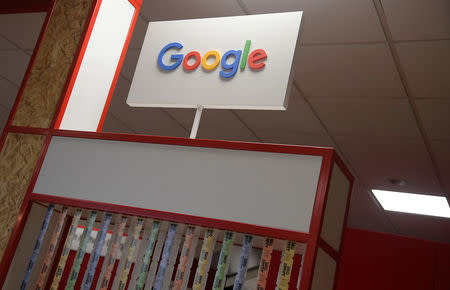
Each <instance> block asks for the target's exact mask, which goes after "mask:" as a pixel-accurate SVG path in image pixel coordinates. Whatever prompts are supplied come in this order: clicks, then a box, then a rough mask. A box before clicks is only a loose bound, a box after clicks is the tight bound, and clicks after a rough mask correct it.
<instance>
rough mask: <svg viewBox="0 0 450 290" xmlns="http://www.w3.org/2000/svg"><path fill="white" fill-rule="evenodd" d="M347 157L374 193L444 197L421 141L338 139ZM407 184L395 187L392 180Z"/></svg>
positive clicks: (403, 139)
mask: <svg viewBox="0 0 450 290" xmlns="http://www.w3.org/2000/svg"><path fill="white" fill-rule="evenodd" d="M335 139H336V142H337V143H338V145H339V148H340V149H341V150H342V152H343V154H344V155H345V157H346V158H347V159H348V160H349V162H350V164H351V165H352V167H353V168H354V169H355V171H356V172H358V175H359V176H360V178H361V179H362V180H364V182H365V183H366V184H367V186H368V187H369V188H370V189H373V188H376V189H385V190H395V191H406V192H415V193H429V194H441V193H442V188H441V187H440V184H439V182H438V179H437V177H436V176H435V174H434V170H433V166H432V163H431V160H430V158H429V156H428V153H427V151H426V149H425V145H424V144H423V142H422V141H421V140H420V139H408V138H395V137H391V138H375V137H364V138H361V137H337V138H335ZM391 178H394V179H400V180H404V181H406V185H404V186H394V185H391V184H390V183H389V181H388V179H391Z"/></svg>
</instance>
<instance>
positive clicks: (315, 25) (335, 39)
mask: <svg viewBox="0 0 450 290" xmlns="http://www.w3.org/2000/svg"><path fill="white" fill-rule="evenodd" d="M242 2H243V3H244V4H245V6H246V7H247V8H248V9H249V11H250V13H252V14H253V13H273V12H286V11H299V10H300V11H304V14H303V19H302V28H301V33H300V41H301V43H308V44H311V43H348V42H374V41H385V37H384V34H383V31H382V29H381V25H380V22H379V21H378V18H377V14H376V11H375V8H374V6H373V3H372V1H370V0H341V1H335V0H277V1H276V3H275V2H274V1H271V0H243V1H242Z"/></svg>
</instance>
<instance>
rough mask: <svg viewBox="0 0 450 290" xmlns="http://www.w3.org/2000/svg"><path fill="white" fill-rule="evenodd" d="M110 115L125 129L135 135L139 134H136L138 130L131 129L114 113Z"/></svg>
mask: <svg viewBox="0 0 450 290" xmlns="http://www.w3.org/2000/svg"><path fill="white" fill-rule="evenodd" d="M108 114H110V115H111V117H113V118H114V119H116V121H118V122H119V123H121V124H122V125H123V126H124V127H125V128H127V129H128V130H130V131H131V132H133V133H134V134H138V133H137V132H136V130H134V129H133V128H131V127H130V126H129V125H128V124H127V123H126V122H125V121H123V120H122V119H120V118H119V117H117V116H116V115H115V114H114V113H113V112H111V111H109V112H108Z"/></svg>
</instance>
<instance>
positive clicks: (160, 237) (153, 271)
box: [145, 230, 167, 289]
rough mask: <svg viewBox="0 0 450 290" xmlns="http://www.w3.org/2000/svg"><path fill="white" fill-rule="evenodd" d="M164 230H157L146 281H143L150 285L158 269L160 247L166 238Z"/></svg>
mask: <svg viewBox="0 0 450 290" xmlns="http://www.w3.org/2000/svg"><path fill="white" fill-rule="evenodd" d="M166 234H167V232H166V231H161V230H160V231H159V234H158V239H157V241H156V245H155V249H154V250H153V257H155V258H154V259H152V262H151V264H150V268H149V270H148V275H147V281H146V282H145V285H149V286H148V287H150V289H151V286H152V285H153V282H154V280H155V276H156V271H157V270H158V264H159V258H160V257H161V252H162V248H163V246H164V240H165V238H166Z"/></svg>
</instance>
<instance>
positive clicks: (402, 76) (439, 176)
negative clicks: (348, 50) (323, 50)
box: [372, 0, 450, 204]
mask: <svg viewBox="0 0 450 290" xmlns="http://www.w3.org/2000/svg"><path fill="white" fill-rule="evenodd" d="M372 2H373V5H374V6H375V10H376V12H377V16H378V19H379V21H380V24H381V27H382V29H383V33H384V35H385V37H386V39H387V44H388V48H389V52H390V54H391V56H392V58H393V61H394V64H395V67H396V70H397V72H398V74H399V77H400V81H401V83H402V87H403V90H404V92H405V94H406V97H407V100H408V104H409V106H410V109H411V112H412V114H413V116H414V120H415V121H416V124H417V127H418V129H419V132H420V136H421V139H422V141H423V143H424V145H425V149H426V151H427V153H428V156H429V158H430V160H431V163H432V167H433V171H434V174H435V176H436V178H437V179H438V182H439V185H440V187H441V191H442V193H443V194H444V195H445V196H447V202H448V203H449V204H450V199H449V197H450V192H449V191H448V190H447V188H446V186H445V183H444V178H443V175H442V174H441V172H440V170H439V167H438V163H437V159H436V157H435V155H434V153H433V150H432V147H431V142H430V139H429V138H428V135H427V133H426V131H425V126H424V124H423V121H422V119H421V118H420V115H419V110H418V109H417V106H416V104H415V102H414V99H413V97H412V93H411V88H410V87H409V84H408V81H407V78H406V74H405V72H404V71H403V69H402V66H401V64H400V57H399V53H398V51H397V49H396V48H395V46H394V40H393V37H392V33H391V31H390V29H389V25H388V22H387V17H386V14H385V13H384V9H383V4H382V3H381V0H372Z"/></svg>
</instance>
